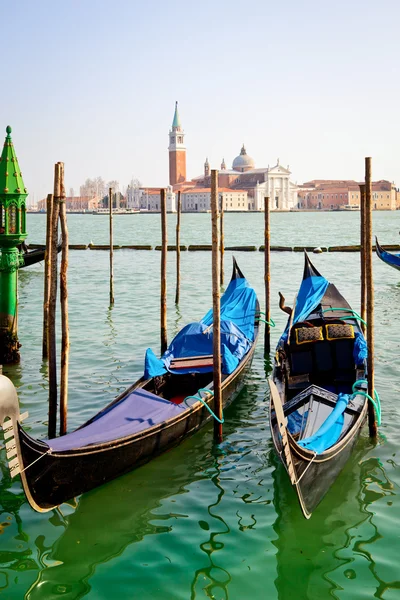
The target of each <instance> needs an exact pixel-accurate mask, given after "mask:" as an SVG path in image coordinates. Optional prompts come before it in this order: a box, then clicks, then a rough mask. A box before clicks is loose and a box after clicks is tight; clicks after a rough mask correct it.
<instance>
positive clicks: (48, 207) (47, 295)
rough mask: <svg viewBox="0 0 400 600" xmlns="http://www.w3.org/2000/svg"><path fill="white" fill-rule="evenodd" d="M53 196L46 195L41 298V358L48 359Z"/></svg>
mask: <svg viewBox="0 0 400 600" xmlns="http://www.w3.org/2000/svg"><path fill="white" fill-rule="evenodd" d="M52 212H53V194H48V195H47V201H46V251H45V254H44V298H43V340H42V358H43V359H46V358H48V357H49V347H48V342H49V339H48V338H49V298H50V278H51V274H50V269H51V259H50V252H51V238H52V225H51V224H52Z"/></svg>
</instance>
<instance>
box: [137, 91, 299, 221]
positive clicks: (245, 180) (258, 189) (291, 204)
mask: <svg viewBox="0 0 400 600" xmlns="http://www.w3.org/2000/svg"><path fill="white" fill-rule="evenodd" d="M168 139H169V144H168V156H169V186H168V189H167V210H168V211H169V212H175V211H176V205H177V192H181V194H182V211H184V212H204V211H209V210H210V196H211V169H210V164H209V162H208V159H206V161H205V163H204V169H203V173H202V174H201V175H199V176H197V177H194V178H193V179H188V178H187V175H186V146H185V132H184V130H183V128H182V125H181V120H180V116H179V112H178V103H177V102H176V103H175V112H174V118H173V121H172V126H171V128H170V130H169V133H168ZM290 175H291V172H290V170H289V167H287V168H286V167H284V166H282V165H281V164H280V162H279V159H278V161H277V163H276V165H275V166H273V167H269V166H268V167H262V168H256V165H255V162H254V160H253V158H251V156H249V155H248V154H247V152H246V148H245V147H244V144H243V146H242V148H241V150H240V154H239V155H238V156H236V157H235V158H234V159H233V161H232V168H231V169H227V167H226V164H225V160H224V159H223V160H222V163H221V167H220V169H219V171H218V188H219V190H220V193H221V196H223V204H224V206H225V208H226V210H233V211H245V212H247V211H262V210H264V198H265V197H266V196H269V198H270V210H282V211H287V210H291V209H292V208H296V207H297V203H298V199H297V191H298V187H297V185H295V184H294V183H292V181H291V180H290ZM127 207H128V208H133V209H136V210H137V209H139V210H141V211H146V210H147V211H159V210H160V208H159V207H160V196H159V190H158V189H155V188H144V187H143V188H139V189H135V190H132V193H131V194H130V196H129V198H128V201H127Z"/></svg>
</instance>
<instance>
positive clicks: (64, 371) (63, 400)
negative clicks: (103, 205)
mask: <svg viewBox="0 0 400 600" xmlns="http://www.w3.org/2000/svg"><path fill="white" fill-rule="evenodd" d="M60 167H61V173H60V191H61V194H60V196H61V197H60V226H61V236H62V247H61V267H60V300H61V381H60V435H65V434H66V433H67V412H68V369H69V323H68V287H67V272H68V243H69V237H68V227H67V208H66V204H65V185H64V163H60Z"/></svg>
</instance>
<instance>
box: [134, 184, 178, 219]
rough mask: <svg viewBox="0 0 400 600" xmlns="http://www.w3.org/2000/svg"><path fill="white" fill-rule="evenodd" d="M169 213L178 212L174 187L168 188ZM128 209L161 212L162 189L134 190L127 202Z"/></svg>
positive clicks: (167, 202)
mask: <svg viewBox="0 0 400 600" xmlns="http://www.w3.org/2000/svg"><path fill="white" fill-rule="evenodd" d="M166 204H167V212H172V213H174V212H176V196H175V192H174V191H173V189H172V186H170V185H169V186H168V187H167V188H166ZM127 208H130V209H135V210H137V209H139V210H140V211H143V212H147V211H148V212H160V210H161V194H160V188H155V187H146V188H144V187H143V188H134V189H133V193H132V194H131V195H130V196H129V198H128V200H127Z"/></svg>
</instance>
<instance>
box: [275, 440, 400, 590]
mask: <svg viewBox="0 0 400 600" xmlns="http://www.w3.org/2000/svg"><path fill="white" fill-rule="evenodd" d="M371 447H372V444H371V441H370V440H369V439H368V438H366V437H363V438H361V439H360V440H359V442H358V444H357V448H356V451H355V452H354V453H353V455H352V456H351V458H350V460H349V461H348V463H347V464H346V466H345V468H344V470H343V471H342V473H341V474H340V475H339V477H338V479H337V481H336V482H335V484H334V485H333V486H332V488H331V490H330V491H329V492H328V494H327V496H326V497H325V498H324V500H323V501H322V503H321V504H320V506H319V507H318V508H317V509H316V510H315V512H314V513H313V515H312V517H311V519H310V520H309V521H307V520H305V519H304V518H303V516H302V514H301V510H300V507H299V505H298V501H297V498H296V495H295V493H294V491H293V489H292V486H291V485H290V483H289V478H288V477H287V474H286V471H285V469H284V468H283V466H282V465H281V464H280V463H279V464H278V459H277V458H276V457H274V458H272V460H273V461H275V462H276V469H275V471H274V472H273V480H274V505H275V509H276V512H277V515H278V516H277V519H276V522H275V524H274V530H275V532H276V534H277V538H276V540H275V541H274V542H273V543H274V544H275V546H276V547H277V550H278V553H277V578H276V580H275V585H276V589H277V593H278V598H279V600H284V599H285V600H286V599H287V598H288V597H289V596H290V594H291V593H292V592H293V589H296V594H297V597H298V598H326V597H332V598H339V597H341V595H340V590H344V589H346V591H348V592H351V593H350V596H346V597H351V598H352V599H353V598H357V597H360V598H361V597H366V596H364V595H363V594H365V592H366V589H368V590H369V594H368V597H373V596H374V597H377V598H383V593H384V592H385V590H388V589H399V587H400V584H399V582H396V581H395V582H385V581H383V580H382V578H381V577H380V576H379V575H378V573H377V565H376V563H375V561H374V558H373V555H372V544H374V543H375V542H377V541H378V540H380V539H382V533H380V532H379V531H378V527H377V524H376V517H375V513H374V508H373V505H374V504H375V503H376V502H378V501H379V500H381V499H382V498H383V497H386V496H393V495H394V493H395V492H394V489H393V483H392V482H391V481H390V479H389V478H388V476H387V473H386V472H385V470H384V469H383V466H382V464H381V463H380V461H379V460H378V459H377V458H372V457H370V458H366V459H365V458H364V457H365V456H366V455H367V453H368V451H370V450H371ZM375 552H376V548H375ZM365 561H366V562H367V564H368V570H367V572H366V570H365ZM371 575H372V576H371ZM360 578H362V588H360V586H359V583H358V581H359V579H360ZM353 579H354V580H357V581H355V583H354V584H352V580H353ZM357 586H358V587H357Z"/></svg>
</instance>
